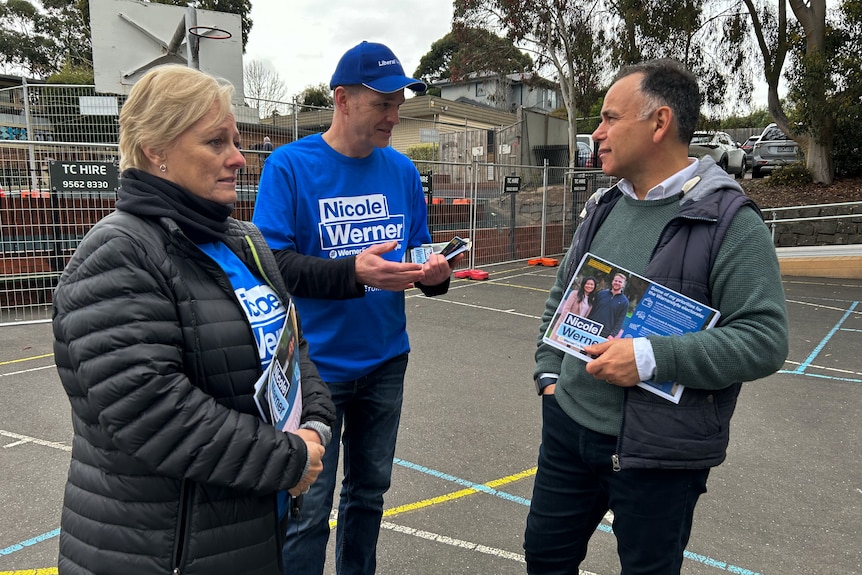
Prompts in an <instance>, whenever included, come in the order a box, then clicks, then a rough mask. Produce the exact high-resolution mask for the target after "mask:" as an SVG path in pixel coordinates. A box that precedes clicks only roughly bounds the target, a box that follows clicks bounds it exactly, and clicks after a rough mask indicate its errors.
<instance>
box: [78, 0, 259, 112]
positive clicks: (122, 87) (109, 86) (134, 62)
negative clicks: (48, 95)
mask: <svg viewBox="0 0 862 575" xmlns="http://www.w3.org/2000/svg"><path fill="white" fill-rule="evenodd" d="M194 26H198V27H199V28H198V29H197V32H198V33H199V34H203V35H204V36H206V35H207V29H208V28H214V29H218V32H212V33H210V34H209V37H203V38H199V37H196V36H194V35H192V34H190V33H189V28H192V27H194ZM90 27H91V29H92V40H93V73H94V76H95V82H96V91H97V92H102V93H107V94H128V93H129V90H131V88H132V86H134V84H135V82H137V81H138V80H139V79H140V78H141V76H142V75H143V74H144V73H146V71H147V70H149V69H150V68H153V67H155V66H159V65H162V64H182V65H184V66H191V67H194V68H198V69H200V70H201V71H202V72H206V73H207V74H210V75H212V76H216V77H219V78H224V79H226V80H227V81H229V82H230V83H232V84H233V85H234V87H235V88H236V95H235V96H234V103H235V104H238V105H241V104H242V102H243V99H244V95H243V79H242V78H243V76H242V72H243V68H242V22H241V20H240V16H239V15H238V14H229V13H227V12H214V11H212V10H200V9H195V8H186V7H183V6H171V5H167V4H156V3H149V2H138V1H136V0H90ZM223 32H227V34H224V33H223ZM228 34H229V35H230V37H229V38H226V39H215V38H216V37H223V36H227V35H228ZM195 43H197V45H198V51H197V53H196V54H195V53H194V50H193V49H194V46H195Z"/></svg>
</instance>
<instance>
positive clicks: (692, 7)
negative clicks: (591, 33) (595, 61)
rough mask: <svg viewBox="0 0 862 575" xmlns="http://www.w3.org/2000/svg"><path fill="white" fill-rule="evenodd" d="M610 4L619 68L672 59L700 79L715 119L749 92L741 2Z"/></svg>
mask: <svg viewBox="0 0 862 575" xmlns="http://www.w3.org/2000/svg"><path fill="white" fill-rule="evenodd" d="M607 5H608V7H609V8H610V10H611V12H612V13H613V14H614V19H613V22H614V28H613V29H614V33H613V34H611V35H609V38H610V40H611V56H612V57H611V62H612V63H613V65H614V66H615V67H619V66H624V65H627V64H635V63H637V62H641V61H644V60H651V59H655V58H673V59H675V60H677V61H679V62H681V63H682V64H683V65H684V66H685V67H686V68H687V69H688V70H690V71H691V72H692V73H693V74H694V75H695V76H697V78H698V81H699V83H700V86H701V92H702V93H703V96H704V103H705V104H706V107H707V108H706V109H707V110H708V111H709V112H712V114H713V115H715V114H716V113H718V112H721V111H723V110H724V109H725V108H728V107H732V106H734V105H735V104H736V103H738V101H739V99H740V98H739V95H740V94H750V93H751V87H752V82H751V77H752V66H751V64H750V63H749V60H748V59H747V58H746V54H747V50H746V45H747V44H748V42H749V28H750V24H749V21H748V17H747V14H746V13H745V12H744V11H741V10H739V9H738V8H739V6H738V2H736V1H726V0H725V1H717V2H716V1H712V2H707V1H703V0H700V1H691V0H689V1H677V2H668V1H667V0H607Z"/></svg>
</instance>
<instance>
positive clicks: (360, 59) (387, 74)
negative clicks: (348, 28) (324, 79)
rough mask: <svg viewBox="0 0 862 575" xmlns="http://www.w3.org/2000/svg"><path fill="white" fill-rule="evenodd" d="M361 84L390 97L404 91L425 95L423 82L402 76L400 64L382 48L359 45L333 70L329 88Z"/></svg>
mask: <svg viewBox="0 0 862 575" xmlns="http://www.w3.org/2000/svg"><path fill="white" fill-rule="evenodd" d="M359 84H362V85H363V86H365V87H366V88H371V89H372V90H374V91H375V92H380V93H383V94H391V93H392V92H397V91H398V90H402V89H404V88H410V89H411V90H413V91H414V92H424V91H425V90H426V88H427V86H425V82H421V81H419V80H417V79H416V78H410V77H408V76H405V75H404V68H402V67H401V62H399V61H398V58H396V57H395V54H393V53H392V50H390V49H389V48H387V47H386V46H384V45H383V44H376V43H374V42H362V43H361V44H358V45H356V46H354V47H353V48H351V49H350V50H348V51H347V52H346V53H345V54H344V56H342V57H341V60H339V61H338V67H336V68H335V74H333V75H332V80H330V82H329V87H330V88H331V89H333V90H334V89H335V88H336V87H337V86H355V85H359Z"/></svg>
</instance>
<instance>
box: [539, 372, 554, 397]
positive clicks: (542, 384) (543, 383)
mask: <svg viewBox="0 0 862 575" xmlns="http://www.w3.org/2000/svg"><path fill="white" fill-rule="evenodd" d="M533 381H535V382H536V393H537V394H538V395H542V394H543V393H544V392H545V388H546V387H548V386H549V385H554V384H555V383H557V378H556V377H551V376H548V375H540V376H538V377H537V378H535V379H534V380H533Z"/></svg>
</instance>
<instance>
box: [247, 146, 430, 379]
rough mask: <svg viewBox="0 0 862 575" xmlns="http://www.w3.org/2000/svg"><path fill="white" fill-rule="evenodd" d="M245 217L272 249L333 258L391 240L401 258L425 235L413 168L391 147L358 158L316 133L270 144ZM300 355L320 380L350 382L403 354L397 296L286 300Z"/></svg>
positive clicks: (369, 292)
mask: <svg viewBox="0 0 862 575" xmlns="http://www.w3.org/2000/svg"><path fill="white" fill-rule="evenodd" d="M253 222H254V223H255V225H257V227H258V228H260V230H261V232H263V235H264V237H265V238H266V240H267V242H268V243H269V245H270V247H271V248H272V249H273V250H283V249H290V250H295V251H296V252H298V253H301V254H305V255H311V256H317V257H321V258H328V259H335V258H343V257H349V256H355V255H357V254H359V253H360V252H361V251H362V250H364V249H365V248H367V247H369V246H371V245H374V244H379V243H385V242H389V241H393V240H394V241H398V242H399V246H398V248H397V249H395V250H393V251H392V252H390V253H388V254H385V256H384V257H386V259H389V260H392V261H401V260H402V259H403V257H404V253H405V251H406V250H407V249H408V248H411V247H415V246H418V245H420V244H423V243H428V242H430V241H431V236H430V234H429V233H428V224H427V208H426V206H425V196H424V195H423V193H422V184H421V182H420V180H419V172H418V171H417V170H416V167H415V166H414V165H413V163H412V162H411V161H410V159H409V158H407V157H406V156H404V155H403V154H401V153H400V152H397V151H396V150H393V149H392V148H389V147H387V148H375V149H374V151H373V152H372V153H371V155H370V156H368V157H366V158H349V157H347V156H343V155H341V154H339V153H338V152H336V151H335V150H333V149H332V148H331V147H330V146H329V145H328V144H327V143H326V142H325V141H324V140H323V138H322V136H321V135H320V134H315V135H313V136H308V137H306V138H303V139H301V140H298V141H296V142H293V143H291V144H289V145H287V146H280V147H278V148H277V149H276V150H275V151H274V152H273V153H272V155H271V156H270V157H269V158H268V159H267V161H266V164H265V166H264V169H263V174H262V175H261V178H260V188H259V192H258V197H257V203H256V205H255V210H254V217H253ZM294 301H295V303H296V306H297V309H298V310H299V315H300V317H301V318H302V331H303V334H304V335H305V338H306V339H307V340H308V343H309V352H310V355H311V358H312V360H314V363H315V364H316V365H317V368H318V370H319V371H320V375H321V376H322V377H323V379H324V380H325V381H349V380H352V379H356V378H358V377H361V376H363V375H366V374H368V373H369V372H371V371H373V370H374V369H375V368H377V367H378V366H379V365H380V364H382V363H383V362H385V361H387V360H389V359H391V358H393V357H395V356H397V355H399V354H401V353H404V352H406V351H409V349H410V344H409V341H408V339H407V317H406V315H405V313H404V292H391V291H383V290H378V289H376V288H371V287H367V288H366V293H365V297H361V298H354V299H349V300H325V299H316V298H307V297H306V298H299V297H296V298H294Z"/></svg>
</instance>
